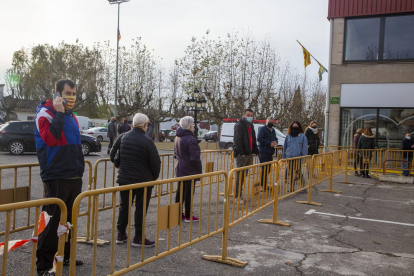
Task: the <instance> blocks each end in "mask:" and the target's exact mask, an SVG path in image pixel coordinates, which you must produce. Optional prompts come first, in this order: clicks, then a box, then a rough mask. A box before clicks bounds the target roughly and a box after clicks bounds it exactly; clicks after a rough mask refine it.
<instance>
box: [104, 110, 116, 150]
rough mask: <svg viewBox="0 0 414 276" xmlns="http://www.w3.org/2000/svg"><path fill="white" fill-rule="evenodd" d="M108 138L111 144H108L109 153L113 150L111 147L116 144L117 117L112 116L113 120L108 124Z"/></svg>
mask: <svg viewBox="0 0 414 276" xmlns="http://www.w3.org/2000/svg"><path fill="white" fill-rule="evenodd" d="M106 133H107V134H106V135H107V136H108V138H109V145H108V151H107V154H109V153H110V152H111V148H112V146H113V145H114V141H115V138H116V118H115V117H112V118H111V121H110V122H109V124H108V128H107V132H106Z"/></svg>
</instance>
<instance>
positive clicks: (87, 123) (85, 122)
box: [76, 116, 95, 130]
mask: <svg viewBox="0 0 414 276" xmlns="http://www.w3.org/2000/svg"><path fill="white" fill-rule="evenodd" d="M76 119H77V120H78V124H79V130H84V129H90V128H93V127H95V125H94V124H93V123H92V121H91V119H89V118H88V117H84V116H76Z"/></svg>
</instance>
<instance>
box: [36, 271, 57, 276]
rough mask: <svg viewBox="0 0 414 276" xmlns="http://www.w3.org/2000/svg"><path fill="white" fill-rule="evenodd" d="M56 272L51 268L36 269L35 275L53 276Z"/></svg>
mask: <svg viewBox="0 0 414 276" xmlns="http://www.w3.org/2000/svg"><path fill="white" fill-rule="evenodd" d="M55 275H56V272H54V271H52V270H50V271H49V270H44V271H38V272H37V276H55Z"/></svg>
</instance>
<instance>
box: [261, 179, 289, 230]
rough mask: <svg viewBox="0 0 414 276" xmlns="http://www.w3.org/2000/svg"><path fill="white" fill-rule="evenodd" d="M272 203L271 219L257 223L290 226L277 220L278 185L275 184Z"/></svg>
mask: <svg viewBox="0 0 414 276" xmlns="http://www.w3.org/2000/svg"><path fill="white" fill-rule="evenodd" d="M274 191H275V192H274V202H273V216H272V219H260V220H258V222H261V223H270V224H277V225H282V226H288V227H289V226H290V223H287V222H283V221H280V220H277V207H278V204H279V185H278V184H277V183H276V184H275V189H274Z"/></svg>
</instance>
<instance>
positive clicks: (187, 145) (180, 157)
mask: <svg viewBox="0 0 414 276" xmlns="http://www.w3.org/2000/svg"><path fill="white" fill-rule="evenodd" d="M193 132H194V118H193V117H190V116H185V117H183V118H182V119H181V120H180V128H178V129H177V133H176V135H175V140H174V158H175V159H176V166H175V176H176V177H182V176H188V175H195V174H201V173H202V172H203V171H202V167H201V149H200V146H199V145H198V142H197V140H196V139H195V138H194V134H193ZM199 180H200V179H199V178H197V179H194V180H186V181H182V182H180V183H178V189H177V191H176V193H175V202H176V203H177V202H184V205H185V214H182V215H181V217H182V218H183V219H185V222H190V221H191V220H192V221H198V217H195V216H193V215H192V213H191V206H192V195H194V191H195V182H196V181H199ZM181 184H182V187H183V192H182V193H183V199H182V201H181V200H180V197H181ZM191 191H193V192H192V193H191Z"/></svg>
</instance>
